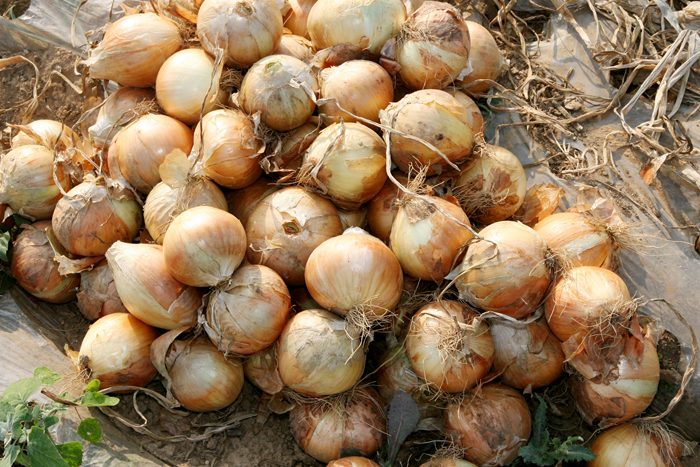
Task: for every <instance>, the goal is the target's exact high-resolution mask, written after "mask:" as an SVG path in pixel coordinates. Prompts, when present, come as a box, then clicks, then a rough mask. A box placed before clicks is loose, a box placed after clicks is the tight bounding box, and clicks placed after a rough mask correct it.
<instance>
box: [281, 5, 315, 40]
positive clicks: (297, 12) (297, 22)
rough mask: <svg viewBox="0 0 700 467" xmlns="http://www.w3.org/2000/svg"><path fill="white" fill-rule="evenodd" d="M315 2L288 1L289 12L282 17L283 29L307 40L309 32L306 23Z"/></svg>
mask: <svg viewBox="0 0 700 467" xmlns="http://www.w3.org/2000/svg"><path fill="white" fill-rule="evenodd" d="M316 1H317V0H289V11H288V12H287V14H286V15H284V27H285V28H287V29H289V30H290V31H291V32H292V34H296V35H297V36H301V37H306V38H307V39H308V38H309V30H308V29H307V27H306V22H307V21H308V19H309V12H310V11H311V8H312V7H313V6H314V5H315V4H316Z"/></svg>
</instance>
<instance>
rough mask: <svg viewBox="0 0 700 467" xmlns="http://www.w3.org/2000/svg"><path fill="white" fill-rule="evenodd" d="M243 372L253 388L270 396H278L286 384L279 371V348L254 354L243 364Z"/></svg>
mask: <svg viewBox="0 0 700 467" xmlns="http://www.w3.org/2000/svg"><path fill="white" fill-rule="evenodd" d="M243 371H244V372H245V376H246V378H248V381H250V382H251V383H252V384H253V386H255V387H256V388H258V389H260V390H261V391H264V392H266V393H268V394H277V393H278V392H280V391H281V390H282V388H284V383H283V382H282V378H281V377H280V373H279V371H278V370H277V346H276V345H272V346H270V347H268V348H267V349H265V350H261V351H260V352H257V353H254V354H252V355H250V356H249V357H248V358H246V359H245V361H244V362H243Z"/></svg>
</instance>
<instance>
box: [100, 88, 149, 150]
mask: <svg viewBox="0 0 700 467" xmlns="http://www.w3.org/2000/svg"><path fill="white" fill-rule="evenodd" d="M155 98H156V94H155V91H153V89H150V88H149V89H142V88H131V87H126V88H119V89H117V90H116V91H114V92H113V93H112V94H110V95H109V97H108V98H107V99H105V101H104V103H103V104H102V107H100V111H99V113H98V114H97V121H95V124H94V125H92V126H91V127H90V128H89V129H88V134H89V136H90V139H91V140H92V141H93V142H94V143H95V146H96V147H98V148H100V149H101V148H106V147H107V146H108V145H109V144H110V143H111V141H112V138H114V136H115V135H116V134H117V133H119V130H121V129H122V128H123V127H124V125H127V124H128V123H130V122H131V121H132V120H133V119H135V118H137V117H138V116H139V107H141V106H143V107H144V108H145V109H149V108H150V107H152V106H153V104H154V103H155Z"/></svg>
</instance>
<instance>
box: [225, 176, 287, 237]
mask: <svg viewBox="0 0 700 467" xmlns="http://www.w3.org/2000/svg"><path fill="white" fill-rule="evenodd" d="M281 188H282V187H281V186H279V185H277V184H275V182H274V181H273V180H272V179H271V178H268V177H265V176H263V177H260V178H259V179H257V180H256V181H255V182H253V184H252V185H249V186H247V187H245V188H241V189H240V190H236V191H227V192H226V194H225V196H226V202H227V204H228V212H230V213H231V214H233V215H234V216H236V217H237V218H238V220H239V221H241V224H243V226H244V227H245V225H246V224H247V223H248V218H249V217H250V213H252V212H253V209H255V207H256V206H257V205H258V204H259V203H260V201H262V200H263V199H265V198H266V197H268V196H269V195H271V194H272V193H274V192H275V191H279V190H280V189H281Z"/></svg>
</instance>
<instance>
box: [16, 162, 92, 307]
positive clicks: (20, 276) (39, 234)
mask: <svg viewBox="0 0 700 467" xmlns="http://www.w3.org/2000/svg"><path fill="white" fill-rule="evenodd" d="M5 157H7V156H5ZM48 228H51V222H49V221H39V222H35V223H34V224H32V225H31V226H25V228H24V230H23V231H22V232H21V233H20V234H19V235H18V236H17V239H16V240H15V243H14V247H13V248H12V257H11V258H10V263H11V264H10V266H11V268H12V277H14V278H15V279H16V280H17V283H18V284H19V286H20V287H22V288H23V289H24V290H26V291H27V292H29V293H30V294H32V295H34V296H35V297H36V298H39V299H41V300H44V301H45V302H49V303H67V302H70V301H71V300H73V299H74V298H75V295H76V292H77V289H78V285H80V275H79V274H69V275H67V276H64V275H62V274H60V273H59V272H58V262H56V261H55V260H54V256H55V253H54V251H53V248H51V245H50V244H49V238H48V237H47V235H46V229H48Z"/></svg>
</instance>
